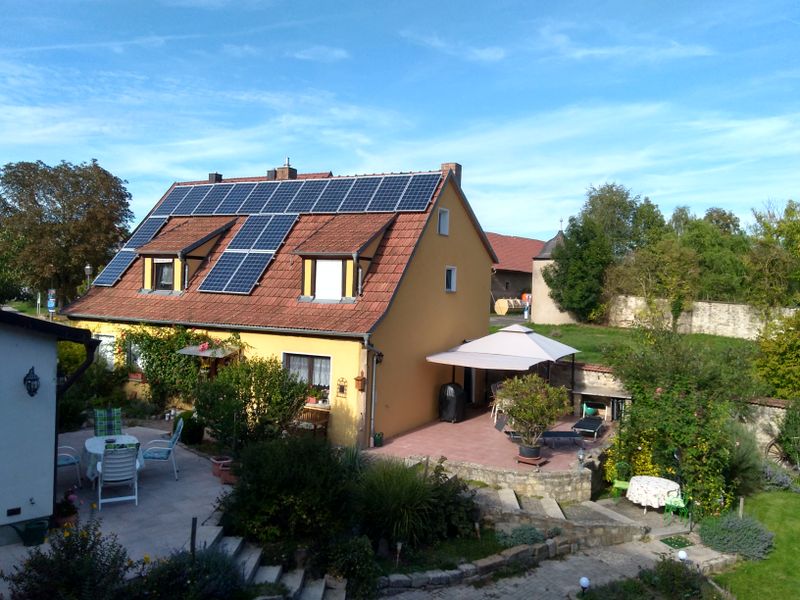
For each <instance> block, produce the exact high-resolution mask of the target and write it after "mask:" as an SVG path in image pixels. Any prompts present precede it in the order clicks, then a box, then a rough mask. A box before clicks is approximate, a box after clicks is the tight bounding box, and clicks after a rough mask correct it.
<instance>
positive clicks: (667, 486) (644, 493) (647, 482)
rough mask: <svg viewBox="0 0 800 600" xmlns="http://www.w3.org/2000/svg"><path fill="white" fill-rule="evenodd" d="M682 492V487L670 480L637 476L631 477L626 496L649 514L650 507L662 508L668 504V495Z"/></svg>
mask: <svg viewBox="0 0 800 600" xmlns="http://www.w3.org/2000/svg"><path fill="white" fill-rule="evenodd" d="M680 491H681V486H680V485H678V484H677V483H676V482H675V481H672V480H670V479H664V478H663V477H652V476H650V475H636V476H634V477H631V480H630V482H629V483H628V493H627V494H626V495H625V496H626V497H627V498H628V500H630V501H631V502H633V503H635V504H640V505H642V506H644V510H645V512H647V507H648V506H649V507H652V508H660V507H662V506H664V505H665V504H666V503H667V495H669V494H670V493H672V492H678V493H680Z"/></svg>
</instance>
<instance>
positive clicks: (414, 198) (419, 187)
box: [397, 173, 442, 211]
mask: <svg viewBox="0 0 800 600" xmlns="http://www.w3.org/2000/svg"><path fill="white" fill-rule="evenodd" d="M441 177H442V175H441V173H426V174H424V175H414V177H412V178H411V183H409V184H408V187H407V188H406V191H405V193H404V194H403V197H402V198H401V199H400V202H398V203H397V210H415V211H416V210H425V209H426V208H428V202H430V201H431V197H432V196H433V192H434V190H435V189H436V186H437V185H439V180H440V179H441Z"/></svg>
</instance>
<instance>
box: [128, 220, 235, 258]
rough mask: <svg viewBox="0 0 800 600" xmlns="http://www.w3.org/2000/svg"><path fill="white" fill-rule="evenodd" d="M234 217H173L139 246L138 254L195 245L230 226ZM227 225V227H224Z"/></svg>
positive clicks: (168, 250) (179, 249)
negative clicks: (150, 239) (152, 238)
mask: <svg viewBox="0 0 800 600" xmlns="http://www.w3.org/2000/svg"><path fill="white" fill-rule="evenodd" d="M235 222H236V218H235V217H175V218H172V219H170V220H169V222H168V223H167V224H166V225H165V226H164V228H163V229H162V230H161V231H160V232H159V233H158V236H157V237H156V238H155V239H154V240H152V241H150V242H148V243H147V244H145V245H144V246H141V247H139V249H138V252H139V254H163V253H171V254H177V253H179V252H181V251H184V250H187V249H189V248H191V247H192V246H196V244H197V242H199V241H201V240H204V238H208V237H209V236H212V234H214V233H215V232H218V231H220V232H221V231H223V230H225V229H227V228H230V226H231V225H232V224H234V223H235ZM226 226H227V227H226Z"/></svg>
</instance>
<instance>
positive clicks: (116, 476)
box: [97, 444, 139, 510]
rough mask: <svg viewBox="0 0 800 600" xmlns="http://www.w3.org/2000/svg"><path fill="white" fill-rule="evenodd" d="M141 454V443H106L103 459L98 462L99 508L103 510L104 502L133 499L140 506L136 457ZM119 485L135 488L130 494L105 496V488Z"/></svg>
mask: <svg viewBox="0 0 800 600" xmlns="http://www.w3.org/2000/svg"><path fill="white" fill-rule="evenodd" d="M138 455H139V444H106V447H105V450H104V451H103V460H102V461H100V462H99V463H97V473H98V481H97V508H98V510H103V504H108V503H110V502H123V501H125V500H133V501H134V503H135V504H136V506H139V476H138V470H137V469H136V459H137V457H138ZM118 485H129V486H131V487H132V488H133V494H132V495H130V496H114V497H113V498H103V488H104V487H112V486H118Z"/></svg>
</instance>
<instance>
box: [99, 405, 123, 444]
mask: <svg viewBox="0 0 800 600" xmlns="http://www.w3.org/2000/svg"><path fill="white" fill-rule="evenodd" d="M94 435H95V437H103V436H106V435H122V409H121V408H95V409H94Z"/></svg>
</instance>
